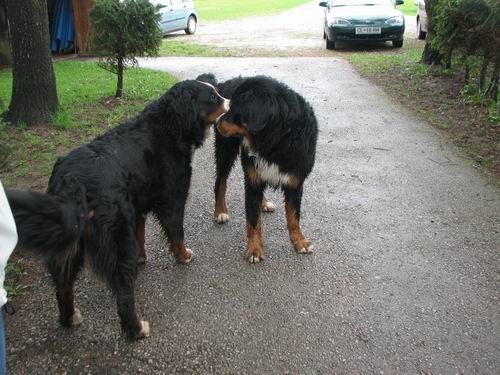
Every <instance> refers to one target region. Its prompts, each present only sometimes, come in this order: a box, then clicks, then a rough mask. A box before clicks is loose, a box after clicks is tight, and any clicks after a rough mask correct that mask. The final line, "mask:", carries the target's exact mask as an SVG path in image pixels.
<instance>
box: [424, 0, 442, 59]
mask: <svg viewBox="0 0 500 375" xmlns="http://www.w3.org/2000/svg"><path fill="white" fill-rule="evenodd" d="M436 4H437V0H427V1H426V2H425V13H426V14H427V36H426V37H425V47H424V51H423V52H422V58H421V59H420V62H422V63H424V64H427V65H438V64H441V61H442V60H443V56H442V54H441V53H440V52H439V51H436V50H435V49H434V48H432V44H431V43H432V37H433V35H434V7H435V5H436Z"/></svg>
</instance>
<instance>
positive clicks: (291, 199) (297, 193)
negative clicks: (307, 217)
mask: <svg viewBox="0 0 500 375" xmlns="http://www.w3.org/2000/svg"><path fill="white" fill-rule="evenodd" d="M284 193H285V213H286V221H287V226H288V234H289V235H290V241H292V244H293V247H294V248H295V250H297V252H299V253H301V254H306V253H312V251H313V245H312V244H311V242H310V241H307V240H306V239H305V237H304V235H303V234H302V230H301V229H300V224H299V223H300V206H301V202H302V186H299V187H297V188H296V189H294V188H290V187H287V188H285V189H284Z"/></svg>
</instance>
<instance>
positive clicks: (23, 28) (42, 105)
mask: <svg viewBox="0 0 500 375" xmlns="http://www.w3.org/2000/svg"><path fill="white" fill-rule="evenodd" d="M5 3H6V5H7V19H8V21H9V28H10V36H11V44H12V59H13V63H12V76H13V83H12V97H11V101H10V106H9V110H8V112H7V114H6V115H5V117H6V119H7V120H8V121H10V122H12V123H14V124H18V123H25V124H27V125H30V126H31V125H41V124H47V123H50V122H51V118H52V114H53V113H54V112H55V110H56V109H57V106H58V99H57V90H56V78H55V75H54V68H53V66H52V58H51V54H50V49H49V20H48V14H47V0H29V1H27V0H5Z"/></svg>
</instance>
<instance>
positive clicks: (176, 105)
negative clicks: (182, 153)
mask: <svg viewBox="0 0 500 375" xmlns="http://www.w3.org/2000/svg"><path fill="white" fill-rule="evenodd" d="M229 105H230V101H229V100H228V99H226V98H223V97H222V96H221V95H220V94H219V92H218V91H217V89H216V87H214V86H213V85H212V84H210V83H207V82H202V81H196V80H187V81H182V82H179V83H177V84H175V85H174V86H172V88H171V89H170V90H169V91H168V92H167V93H166V94H165V95H164V96H163V97H162V98H161V99H160V100H159V101H158V103H157V104H155V107H156V108H157V110H156V111H155V112H156V114H157V116H156V117H157V118H158V120H160V119H159V118H161V123H162V125H161V126H162V128H163V129H168V131H169V132H170V133H171V134H177V135H178V136H179V137H180V138H183V139H184V140H187V141H188V142H189V143H191V144H193V145H195V146H196V147H199V146H201V144H202V143H203V141H204V140H205V138H206V136H207V133H208V131H209V129H210V125H212V124H214V123H215V122H216V121H217V119H218V118H219V117H220V116H221V115H223V114H224V113H225V112H227V110H228V109H229Z"/></svg>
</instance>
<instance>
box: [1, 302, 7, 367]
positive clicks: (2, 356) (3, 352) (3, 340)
mask: <svg viewBox="0 0 500 375" xmlns="http://www.w3.org/2000/svg"><path fill="white" fill-rule="evenodd" d="M5 362H6V360H5V334H4V331H3V315H2V310H1V307H0V375H5V374H6V372H7V371H6V369H5V367H6V365H5Z"/></svg>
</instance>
